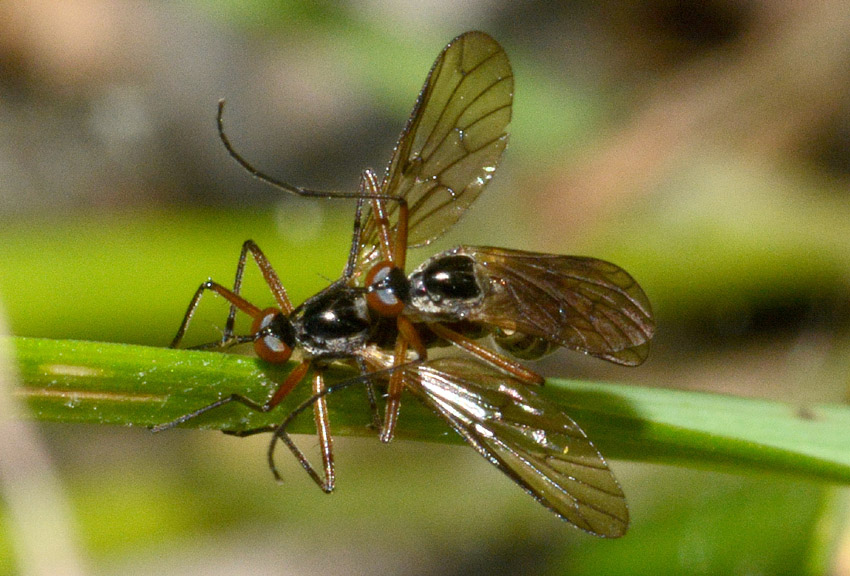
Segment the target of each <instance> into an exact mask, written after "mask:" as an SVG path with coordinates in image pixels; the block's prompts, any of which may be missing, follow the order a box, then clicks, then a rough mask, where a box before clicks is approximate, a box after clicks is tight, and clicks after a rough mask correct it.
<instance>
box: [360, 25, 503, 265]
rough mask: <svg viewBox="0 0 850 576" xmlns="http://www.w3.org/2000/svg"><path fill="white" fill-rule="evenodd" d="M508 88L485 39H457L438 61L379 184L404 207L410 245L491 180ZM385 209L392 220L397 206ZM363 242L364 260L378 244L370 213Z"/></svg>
mask: <svg viewBox="0 0 850 576" xmlns="http://www.w3.org/2000/svg"><path fill="white" fill-rule="evenodd" d="M513 89H514V88H513V73H512V71H511V65H510V62H509V61H508V57H507V55H506V54H505V52H504V50H503V49H502V47H501V46H499V44H498V43H497V42H496V41H495V40H493V39H492V38H491V37H490V36H488V35H487V34H484V33H483V32H467V33H465V34H462V35H460V36H458V37H457V38H455V39H454V40H452V41H451V42H450V43H449V44H448V45H447V46H446V47H445V49H444V50H443V52H442V53H441V54H440V56H439V57H438V58H437V60H436V62H435V63H434V66H433V68H431V72H430V73H429V74H428V78H427V79H426V81H425V85H424V86H423V88H422V91H421V92H420V93H419V97H418V99H417V100H416V105H415V106H414V108H413V113H412V114H411V116H410V118H409V119H408V121H407V125H406V126H405V128H404V130H403V131H402V133H401V136H400V138H399V140H398V143H397V144H396V147H395V150H394V152H393V156H392V160H391V161H390V164H389V166H388V168H387V173H386V175H385V176H384V180H383V183H382V185H381V193H382V194H386V195H391V196H400V197H403V198H405V199H406V200H407V202H408V206H409V209H410V218H409V236H408V239H409V244H410V245H420V246H421V245H425V244H428V243H429V242H431V241H432V240H434V239H435V238H436V237H438V236H439V235H440V234H442V233H443V232H444V231H445V230H446V229H448V228H449V227H450V226H452V225H453V224H454V223H455V222H456V221H457V220H458V218H460V216H461V215H462V214H463V213H464V212H465V211H466V209H467V207H468V206H469V205H470V204H471V203H472V202H473V201H474V200H475V199H476V198H477V197H478V194H480V193H481V190H482V189H483V188H484V186H485V185H486V184H487V182H489V181H490V178H491V177H492V176H493V172H494V170H495V169H496V165H497V164H498V163H499V159H500V158H501V157H502V151H503V150H504V149H505V145H506V144H507V138H508V137H507V134H506V133H505V128H506V127H507V125H508V122H509V121H510V119H511V103H512V100H513ZM386 209H387V211H388V212H389V214H390V215H393V214H394V213H395V212H396V211H397V210H398V205H397V204H396V203H394V202H389V203H388V204H387V206H386ZM362 238H363V241H362V254H361V260H366V261H368V260H369V259H370V257H371V255H372V249H373V248H374V246H375V245H376V244H377V243H378V227H377V223H376V221H375V217H374V214H373V213H372V210H371V208H370V209H369V211H368V213H367V214H366V217H365V220H364V228H363V237H362Z"/></svg>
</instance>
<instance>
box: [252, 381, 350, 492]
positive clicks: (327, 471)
mask: <svg viewBox="0 0 850 576" xmlns="http://www.w3.org/2000/svg"><path fill="white" fill-rule="evenodd" d="M327 392H328V390H327V389H326V388H325V384H324V378H323V376H322V373H321V371H316V373H315V375H314V377H313V396H312V397H311V398H310V399H309V400H308V402H306V403H304V404H302V405H301V406H299V407H298V408H297V409H296V410H295V411H293V412H292V413H290V415H289V416H287V418H286V420H284V422H283V424H281V425H279V426H278V427H277V428H276V429H275V431H274V435H273V436H272V440H271V442H270V443H269V450H268V461H269V468H270V469H271V471H272V474H274V477H275V480H277V481H278V482H283V478H282V477H281V475H280V472H279V471H278V469H277V465H276V464H275V462H274V448H275V444H276V442H277V441H278V439H280V440H281V442H283V443H284V444H285V445H286V447H287V448H289V451H290V452H292V454H293V455H294V456H295V458H296V459H297V460H298V462H299V463H300V464H301V467H302V468H304V470H305V471H306V472H307V474H309V476H310V478H312V479H313V482H315V483H316V484H317V485H318V486H319V487H320V488H321V489H322V490H323V491H324V492H326V493H330V492H332V491H333V489H334V483H335V473H334V460H333V439H332V437H331V432H330V424H329V422H328V408H327V402H326V399H325V396H326V395H327ZM309 405H312V406H313V416H314V418H315V421H316V435H317V436H318V437H319V446H320V449H321V452H322V472H323V474H324V477H322V476H319V473H318V472H316V469H315V468H314V467H313V465H312V464H310V461H309V460H308V459H307V456H305V455H304V452H303V451H302V450H301V449H300V448H299V447H298V446H297V445H296V444H295V442H294V441H293V440H292V437H290V436H289V434H288V433H287V432H286V426H287V424H289V422H290V421H291V420H292V418H293V417H294V416H295V415H296V414H298V413H300V412H301V410H302V409H304V408H306V407H308V406H309Z"/></svg>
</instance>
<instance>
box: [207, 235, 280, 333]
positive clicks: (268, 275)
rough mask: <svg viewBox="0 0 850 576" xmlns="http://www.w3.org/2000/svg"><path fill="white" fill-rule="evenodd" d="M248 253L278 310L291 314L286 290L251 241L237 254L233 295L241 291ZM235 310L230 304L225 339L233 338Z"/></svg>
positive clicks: (269, 264) (243, 245) (244, 244)
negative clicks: (261, 275) (237, 261)
mask: <svg viewBox="0 0 850 576" xmlns="http://www.w3.org/2000/svg"><path fill="white" fill-rule="evenodd" d="M249 253H250V254H251V256H252V257H253V258H254V262H256V263H257V266H258V267H259V269H260V272H261V273H262V274H263V279H264V280H265V281H266V284H267V285H268V287H269V289H270V290H271V292H272V295H273V296H274V299H275V302H277V305H278V308H280V309H281V311H282V312H283V313H284V314H287V315H289V314H290V313H291V312H292V303H291V302H290V301H289V296H287V294H286V289H285V288H284V287H283V283H282V282H281V281H280V278H279V277H278V275H277V272H275V270H274V268H273V267H272V265H271V263H270V262H269V260H268V258H266V255H265V254H263V251H262V250H260V247H259V246H257V244H256V243H255V242H254V241H253V240H246V241H245V242H244V243H243V244H242V251H241V252H240V253H239V263H238V264H237V265H236V278H235V280H234V281H233V293H234V294H239V291H240V290H241V289H242V276H243V275H244V274H245V263H246V261H247V259H248V254H249ZM236 310H237V307H236V306H235V305H233V304H231V305H230V313H229V314H228V315H227V323H226V324H225V327H224V336H225V339H228V337H231V336H233V326H234V324H235V321H236Z"/></svg>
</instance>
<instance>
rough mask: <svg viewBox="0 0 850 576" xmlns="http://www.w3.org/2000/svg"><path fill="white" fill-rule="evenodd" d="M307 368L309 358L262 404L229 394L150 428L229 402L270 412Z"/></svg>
mask: <svg viewBox="0 0 850 576" xmlns="http://www.w3.org/2000/svg"><path fill="white" fill-rule="evenodd" d="M309 369H310V361H309V360H305V361H304V362H302V363H301V364H299V365H298V366H296V367H295V369H294V370H293V371H292V372H290V373H289V376H287V377H286V380H284V381H283V383H281V385H280V386H278V387H277V389H276V390H275V391H274V393H273V394H272V395H271V396H270V397H269V399H268V400H266V402H265V403H263V404H260V403H259V402H256V401H254V400H251V399H250V398H248V397H246V396H243V395H242V394H231V395H230V396H227V397H225V398H222V399H220V400H216V401H215V402H213V403H211V404H207V405H206V406H203V407H201V408H198V409H197V410H194V411H192V412H189V413H188V414H184V415H182V416H180V417H179V418H175V419H174V420H172V421H171V422H166V423H164V424H157V425H156V426H154V427H152V428H151V430H152V431H153V432H162V431H163V430H168V429H170V428H174V427H175V426H179V425H180V424H183V423H184V422H188V421H189V420H192V419H194V418H197V417H198V416H200V415H201V414H206V413H207V412H209V411H210V410H215V409H216V408H219V407H221V406H224V405H225V404H230V403H231V402H238V403H240V404H242V405H244V406H247V407H248V408H250V409H251V410H253V411H255V412H264V413H265V412H270V411H271V410H272V409H273V408H274V407H275V406H277V405H278V404H280V402H281V400H283V399H284V398H285V397H286V395H287V394H289V392H291V391H292V389H293V388H295V386H296V385H297V384H298V383H299V382H301V381H302V380H303V379H304V377H305V376H306V375H307V371H308V370H309ZM235 435H239V434H238V433H237V434H235ZM245 435H246V436H247V435H248V434H245Z"/></svg>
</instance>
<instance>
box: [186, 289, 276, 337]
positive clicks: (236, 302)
mask: <svg viewBox="0 0 850 576" xmlns="http://www.w3.org/2000/svg"><path fill="white" fill-rule="evenodd" d="M206 290H212V291H213V292H215V293H216V294H218V295H219V296H222V297H224V298H225V299H227V301H228V302H230V305H231V306H232V307H233V309H234V310H236V309H239V310H241V311H242V312H244V313H245V314H247V315H248V316H250V317H251V318H257V317H258V316H260V315H262V310H260V309H259V308H257V307H256V306H254V305H253V304H251V303H250V302H248V301H247V300H245V299H244V298H242V296H240V295H239V294H237V293H235V292H232V291H230V290H228V289H227V288H225V287H224V286H222V285H221V284H219V283H217V282H213V281H212V280H207V281H206V282H204V283H203V284H201V285H200V286H199V287H198V289H197V290H196V291H195V295H194V296H192V300H191V301H190V302H189V308H188V310H186V315H185V316H183V322H182V324H180V328H179V329H178V330H177V334H176V335H175V336H174V340H172V341H171V347H172V348H177V346H178V345H179V344H180V341H181V340H183V336H184V335H185V334H186V329H187V328H188V327H189V322H190V321H191V320H192V316H194V315H195V310H197V308H198V304H199V303H200V301H201V296H203V294H204V292H205V291H206ZM232 337H233V331H232V330H231V331H230V333H228V332H226V331H225V337H224V340H223V342H227V341H228V340H230V339H231V338H232Z"/></svg>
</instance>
